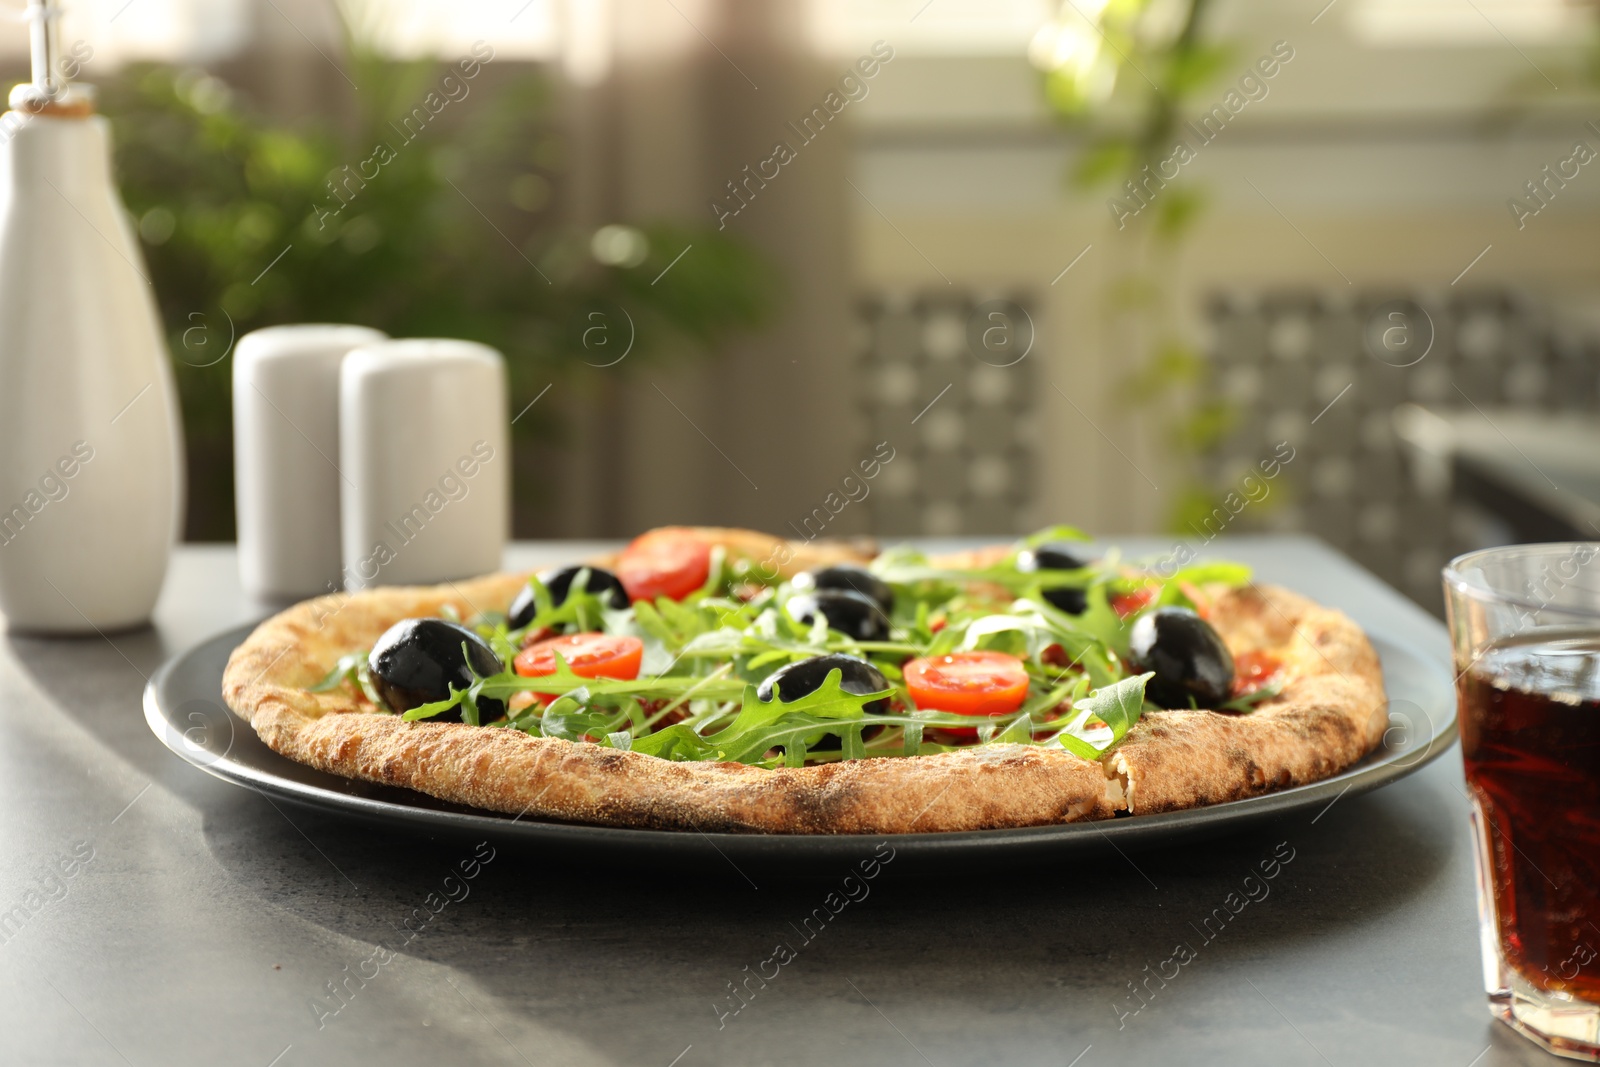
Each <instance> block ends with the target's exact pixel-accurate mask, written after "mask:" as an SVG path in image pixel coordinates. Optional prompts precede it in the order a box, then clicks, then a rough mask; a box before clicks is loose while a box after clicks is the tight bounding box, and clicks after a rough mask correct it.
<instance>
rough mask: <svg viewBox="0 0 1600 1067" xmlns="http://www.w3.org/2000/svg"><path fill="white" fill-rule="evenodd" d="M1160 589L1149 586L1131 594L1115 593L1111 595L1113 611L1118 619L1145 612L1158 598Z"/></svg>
mask: <svg viewBox="0 0 1600 1067" xmlns="http://www.w3.org/2000/svg"><path fill="white" fill-rule="evenodd" d="M1160 591H1161V590H1160V587H1159V586H1154V585H1147V586H1145V587H1144V588H1142V589H1135V590H1134V591H1133V592H1131V593H1113V594H1112V595H1111V610H1112V611H1115V612H1116V613H1117V618H1119V619H1126V618H1129V617H1130V616H1133V615H1137V614H1139V612H1141V611H1143V610H1144V608H1145V607H1146V606H1147V605H1148V604H1149V603H1150V601H1152V600H1154V599H1155V598H1156V594H1157V593H1159V592H1160Z"/></svg>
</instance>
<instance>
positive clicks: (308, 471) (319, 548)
mask: <svg viewBox="0 0 1600 1067" xmlns="http://www.w3.org/2000/svg"><path fill="white" fill-rule="evenodd" d="M385 336H386V335H385V334H384V333H383V332H382V331H381V330H373V329H369V328H368V327H365V326H344V325H322V324H302V325H292V326H269V327H267V328H266V329H263V330H256V331H254V332H252V333H247V334H245V335H244V336H243V337H241V338H240V339H239V346H238V349H237V350H236V351H235V353H234V363H233V480H234V501H235V505H236V508H237V514H238V527H239V534H238V538H239V579H240V582H241V583H242V584H243V586H244V589H245V592H247V593H249V594H251V595H252V596H256V597H259V598H262V599H265V600H296V599H299V598H301V597H308V596H314V595H316V594H319V593H328V592H333V591H335V590H338V589H341V588H343V586H344V580H343V578H342V576H341V574H340V566H339V565H340V556H339V551H340V544H339V497H340V487H341V482H342V478H341V476H340V473H339V466H338V465H339V364H340V363H341V362H342V361H343V359H344V357H345V354H346V353H347V352H349V351H350V350H351V349H352V348H357V347H359V346H361V345H366V344H371V343H373V342H374V341H382V340H383V339H384V338H385ZM346 488H348V487H346Z"/></svg>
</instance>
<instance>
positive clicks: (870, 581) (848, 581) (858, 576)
mask: <svg viewBox="0 0 1600 1067" xmlns="http://www.w3.org/2000/svg"><path fill="white" fill-rule="evenodd" d="M794 587H795V588H796V589H798V590H800V591H801V592H805V593H809V592H812V591H813V590H817V589H843V590H853V591H855V592H857V593H860V594H861V595H862V596H865V597H869V598H871V599H872V600H875V601H877V602H878V606H879V607H880V608H882V609H883V610H884V612H885V613H887V612H889V611H890V610H892V609H893V608H894V590H893V589H890V588H889V583H888V582H886V581H884V580H883V579H882V578H879V577H878V576H877V575H876V574H873V573H872V572H871V571H869V570H867V569H866V568H865V567H858V566H856V565H855V564H854V563H836V564H834V565H833V566H832V567H824V568H822V569H821V570H820V571H802V572H801V573H799V574H797V575H795V576H794Z"/></svg>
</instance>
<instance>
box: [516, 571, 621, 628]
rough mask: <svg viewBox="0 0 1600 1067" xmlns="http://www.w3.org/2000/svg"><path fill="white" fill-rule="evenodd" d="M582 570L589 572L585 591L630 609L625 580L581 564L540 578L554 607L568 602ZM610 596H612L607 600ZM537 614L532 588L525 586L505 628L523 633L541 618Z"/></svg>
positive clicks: (550, 572) (545, 573) (607, 602)
mask: <svg viewBox="0 0 1600 1067" xmlns="http://www.w3.org/2000/svg"><path fill="white" fill-rule="evenodd" d="M582 570H587V571H588V572H589V578H588V580H587V581H585V582H584V583H583V588H584V589H585V591H587V592H589V593H592V594H593V595H594V596H596V597H599V598H600V601H601V603H603V604H608V605H610V606H611V607H613V608H618V609H620V608H625V607H627V606H628V591H627V590H626V589H624V588H622V579H620V578H618V577H617V576H616V575H615V574H612V573H611V572H610V571H608V570H606V569H605V568H604V567H590V566H587V565H584V564H579V565H578V566H575V567H558V568H556V569H555V570H553V571H545V572H544V573H543V574H540V575H539V581H541V582H543V583H544V587H545V588H546V589H548V590H550V602H551V604H552V605H560V604H563V603H565V602H566V599H567V594H568V593H570V592H571V591H572V580H573V579H574V578H576V577H577V576H578V572H579V571H582ZM607 593H609V594H610V595H609V596H607V595H606V594H607ZM538 611H539V606H538V604H537V603H535V602H534V598H533V586H531V585H525V586H523V587H522V591H521V592H519V593H518V594H517V598H516V599H515V600H513V601H512V602H511V610H510V611H508V612H507V613H506V614H507V616H508V617H507V619H506V625H508V626H510V627H511V628H512V629H513V630H520V629H522V628H523V627H524V626H526V625H528V623H530V622H532V621H533V617H534V616H535V615H536V614H538Z"/></svg>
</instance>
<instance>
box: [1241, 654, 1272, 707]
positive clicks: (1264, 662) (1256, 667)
mask: <svg viewBox="0 0 1600 1067" xmlns="http://www.w3.org/2000/svg"><path fill="white" fill-rule="evenodd" d="M1281 670H1283V663H1282V662H1281V661H1280V660H1279V659H1278V657H1277V656H1274V655H1273V654H1272V653H1270V652H1259V651H1256V652H1241V653H1240V654H1239V655H1237V656H1235V657H1233V695H1234V696H1236V697H1242V696H1246V695H1248V694H1250V693H1254V692H1255V691H1256V690H1258V689H1263V688H1265V687H1266V686H1268V685H1270V684H1271V683H1272V679H1273V678H1274V677H1276V676H1277V674H1278V672H1279V671H1281Z"/></svg>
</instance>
